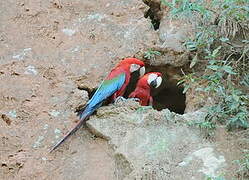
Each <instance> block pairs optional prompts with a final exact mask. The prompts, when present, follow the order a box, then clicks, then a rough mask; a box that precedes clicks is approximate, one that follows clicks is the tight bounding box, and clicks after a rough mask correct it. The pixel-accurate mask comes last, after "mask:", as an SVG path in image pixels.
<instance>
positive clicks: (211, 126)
mask: <svg viewBox="0 0 249 180" xmlns="http://www.w3.org/2000/svg"><path fill="white" fill-rule="evenodd" d="M188 125H190V126H195V127H198V128H200V130H201V131H202V132H203V133H204V135H205V137H212V136H213V135H214V130H215V128H216V124H215V122H212V121H206V120H205V121H203V122H196V121H193V122H190V123H188Z"/></svg>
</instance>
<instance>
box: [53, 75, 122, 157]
mask: <svg viewBox="0 0 249 180" xmlns="http://www.w3.org/2000/svg"><path fill="white" fill-rule="evenodd" d="M124 82H125V73H122V74H120V75H119V76H117V77H115V78H112V79H109V80H104V81H103V82H102V83H101V85H100V86H99V88H98V89H97V91H96V92H95V93H94V95H93V97H92V98H91V99H90V100H89V102H88V103H87V104H86V107H85V108H84V109H83V110H82V111H81V112H80V113H79V114H78V115H79V116H80V121H79V122H78V123H77V124H76V126H75V127H74V128H73V129H72V130H71V131H69V132H68V133H67V134H66V135H65V136H64V137H63V138H62V139H61V140H60V141H59V142H58V143H57V144H56V145H55V146H54V147H53V148H52V149H51V150H50V152H52V151H53V150H55V149H56V148H57V147H58V146H60V144H62V143H63V142H64V141H65V140H66V139H67V138H68V137H69V136H71V135H72V134H73V133H74V132H76V131H77V130H78V129H79V128H80V127H81V126H82V125H83V123H84V122H85V121H86V120H87V118H88V117H89V116H90V115H91V114H92V113H93V112H94V111H95V110H96V109H97V108H98V107H99V106H101V104H102V102H103V100H105V99H106V98H108V97H110V96H111V95H113V94H114V93H115V92H116V91H118V90H119V89H120V88H121V87H122V86H123V84H124Z"/></svg>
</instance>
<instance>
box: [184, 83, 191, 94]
mask: <svg viewBox="0 0 249 180" xmlns="http://www.w3.org/2000/svg"><path fill="white" fill-rule="evenodd" d="M189 88H190V85H189V84H188V85H186V86H185V87H184V90H183V92H182V93H183V94H185V93H186V92H187V90H188V89H189Z"/></svg>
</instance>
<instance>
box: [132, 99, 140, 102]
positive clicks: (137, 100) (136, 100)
mask: <svg viewBox="0 0 249 180" xmlns="http://www.w3.org/2000/svg"><path fill="white" fill-rule="evenodd" d="M129 100H131V101H135V102H139V101H140V99H138V98H129Z"/></svg>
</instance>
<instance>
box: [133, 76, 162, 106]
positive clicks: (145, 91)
mask: <svg viewBox="0 0 249 180" xmlns="http://www.w3.org/2000/svg"><path fill="white" fill-rule="evenodd" d="M150 74H157V75H158V76H162V74H161V73H159V72H151V73H147V74H145V75H144V76H143V77H141V78H140V79H139V80H138V82H137V85H136V89H135V90H134V91H133V92H132V93H131V94H130V95H129V98H138V99H139V103H140V105H142V106H148V105H151V106H152V104H153V98H152V96H151V94H150V93H151V87H150V84H148V78H149V75H150Z"/></svg>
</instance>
